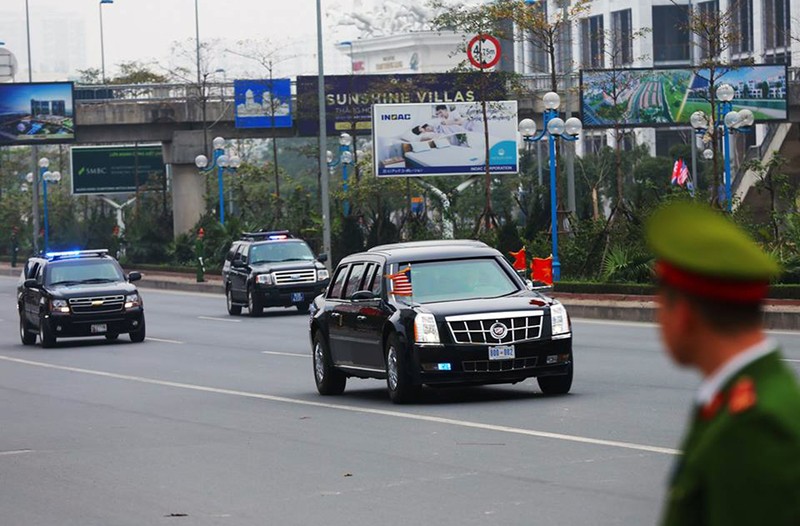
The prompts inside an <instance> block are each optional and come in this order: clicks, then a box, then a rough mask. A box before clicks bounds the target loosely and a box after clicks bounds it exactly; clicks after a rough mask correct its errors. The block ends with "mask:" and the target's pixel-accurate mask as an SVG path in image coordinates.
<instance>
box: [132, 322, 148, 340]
mask: <svg viewBox="0 0 800 526" xmlns="http://www.w3.org/2000/svg"><path fill="white" fill-rule="evenodd" d="M128 336H129V337H130V339H131V341H132V342H133V343H142V342H143V341H144V339H145V336H147V327H146V326H145V324H144V316H142V325H141V326H139V328H138V329H137V330H135V331H133V332H129V333H128Z"/></svg>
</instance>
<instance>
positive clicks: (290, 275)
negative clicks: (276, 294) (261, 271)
mask: <svg viewBox="0 0 800 526" xmlns="http://www.w3.org/2000/svg"><path fill="white" fill-rule="evenodd" d="M272 276H273V278H274V279H275V284H276V285H295V284H298V283H315V282H316V281H317V271H316V270H314V269H311V270H280V271H278V272H273V273H272Z"/></svg>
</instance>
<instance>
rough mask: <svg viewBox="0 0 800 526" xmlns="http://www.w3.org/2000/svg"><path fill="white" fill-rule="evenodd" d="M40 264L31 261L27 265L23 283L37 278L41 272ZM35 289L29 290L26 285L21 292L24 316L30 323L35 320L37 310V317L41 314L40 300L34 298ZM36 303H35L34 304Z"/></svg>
mask: <svg viewBox="0 0 800 526" xmlns="http://www.w3.org/2000/svg"><path fill="white" fill-rule="evenodd" d="M39 266H40V263H39V262H38V261H36V260H33V261H29V262H28V263H26V264H25V270H24V275H23V278H22V281H23V283H24V282H25V280H27V279H32V278H35V277H36V273H37V272H38V271H39ZM33 293H34V289H31V288H27V287H25V286H24V285H23V286H22V290H21V291H20V294H21V301H22V312H21V314H22V316H23V317H24V318H25V319H26V320H27V321H28V322H29V323H30V322H32V321H34V320H33V317H32V316H33V315H32V312H33V310H34V309H36V315H37V317H38V314H39V303H38V299H35V298H34V294H33ZM34 302H35V303H34Z"/></svg>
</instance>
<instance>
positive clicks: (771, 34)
mask: <svg viewBox="0 0 800 526" xmlns="http://www.w3.org/2000/svg"><path fill="white" fill-rule="evenodd" d="M791 23H792V21H791V16H790V7H789V0H764V45H765V46H764V47H766V48H767V50H773V49H774V50H780V51H783V50H784V49H785V48H788V47H789V46H790V45H791V43H790V39H791V34H792V33H791ZM775 62H778V61H777V60H776V61H775Z"/></svg>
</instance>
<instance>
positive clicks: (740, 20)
mask: <svg viewBox="0 0 800 526" xmlns="http://www.w3.org/2000/svg"><path fill="white" fill-rule="evenodd" d="M732 14H733V29H734V30H735V35H736V39H735V40H734V41H733V46H732V47H733V52H734V54H741V53H752V52H753V0H738V2H737V3H736V4H734V5H733V13H732Z"/></svg>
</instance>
